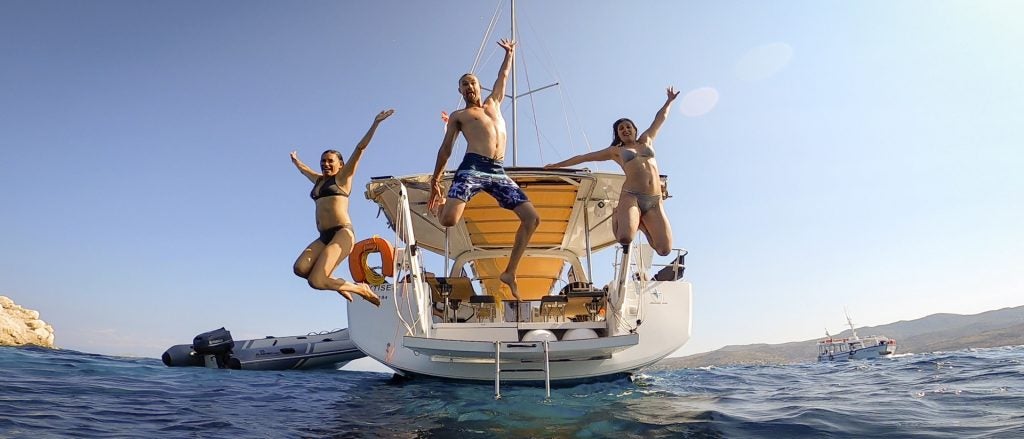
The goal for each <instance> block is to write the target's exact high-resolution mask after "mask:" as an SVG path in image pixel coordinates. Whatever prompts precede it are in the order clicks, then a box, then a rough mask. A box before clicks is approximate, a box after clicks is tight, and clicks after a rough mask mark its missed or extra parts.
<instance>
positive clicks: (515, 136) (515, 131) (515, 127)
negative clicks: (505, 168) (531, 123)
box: [509, 0, 519, 168]
mask: <svg viewBox="0 0 1024 439" xmlns="http://www.w3.org/2000/svg"><path fill="white" fill-rule="evenodd" d="M509 3H510V4H511V5H512V41H515V42H516V44H519V39H518V38H516V0H512V1H511V2H509ZM516 58H518V56H513V57H512V167H513V168H514V167H516V165H517V163H518V161H519V120H518V119H517V116H518V112H517V107H516V101H517V100H519V99H518V95H519V93H518V92H517V91H516Z"/></svg>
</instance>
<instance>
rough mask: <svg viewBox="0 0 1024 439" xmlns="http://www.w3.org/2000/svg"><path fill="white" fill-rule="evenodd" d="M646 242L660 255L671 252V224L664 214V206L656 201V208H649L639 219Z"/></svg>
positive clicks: (666, 254)
mask: <svg viewBox="0 0 1024 439" xmlns="http://www.w3.org/2000/svg"><path fill="white" fill-rule="evenodd" d="M641 223H642V224H643V231H644V233H645V234H646V235H647V242H650V243H651V247H653V248H654V251H655V252H657V253H658V255H660V256H668V254H669V253H671V252H672V225H670V224H669V222H668V216H667V215H665V206H664V205H663V204H662V203H658V208H657V209H651V210H649V211H647V213H646V214H644V216H643V218H642V219H641Z"/></svg>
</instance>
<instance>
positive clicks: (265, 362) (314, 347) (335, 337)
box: [161, 328, 366, 370]
mask: <svg viewBox="0 0 1024 439" xmlns="http://www.w3.org/2000/svg"><path fill="white" fill-rule="evenodd" d="M365 356H366V355H364V354H363V353H362V352H360V351H359V349H357V348H356V347H355V344H353V343H352V341H351V340H350V339H349V336H348V330H347V329H339V330H335V331H331V332H317V333H309V334H306V335H292V336H287V337H273V336H270V337H265V338H257V339H252V340H239V341H237V342H236V341H235V340H234V339H232V337H231V331H228V330H227V329H224V328H219V329H215V330H213V331H208V332H204V333H202V334H199V335H197V336H195V338H193V339H192V344H180V345H174V346H171V347H170V348H168V349H167V350H166V351H165V352H164V354H163V355H162V356H161V360H163V362H164V364H165V365H167V366H171V367H179V366H196V367H209V368H214V369H243V370H288V369H302V370H306V369H338V368H340V367H342V366H344V365H345V364H347V363H348V362H349V361H352V360H356V359H359V358H363V357H365Z"/></svg>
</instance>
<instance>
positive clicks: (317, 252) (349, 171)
mask: <svg viewBox="0 0 1024 439" xmlns="http://www.w3.org/2000/svg"><path fill="white" fill-rule="evenodd" d="M394 112H395V111H394V110H385V111H381V112H380V113H379V114H377V117H374V118H373V125H370V129H369V130H368V131H367V132H366V135H364V136H363V139H362V140H360V141H359V144H358V145H356V149H355V151H353V152H352V155H351V156H349V160H348V162H347V163H346V162H344V161H343V160H342V159H341V153H339V152H338V151H335V150H333V149H331V150H327V151H324V153H323V154H321V155H320V170H321V171H323V174H320V173H318V172H316V171H314V170H312V169H310V167H309V166H306V165H305V164H304V163H302V161H300V160H299V156H298V153H297V152H296V151H292V154H291V156H292V163H294V164H295V167H296V168H298V169H299V172H301V173H302V175H305V176H306V178H308V179H309V181H311V182H313V191H312V192H310V193H309V196H310V197H312V198H313V201H315V202H316V228H317V230H319V231H320V237H319V238H317V239H315V240H313V242H311V243H310V244H309V245H308V246H307V247H306V249H305V250H303V251H302V254H300V255H299V258H298V259H297V260H296V261H295V266H294V267H293V268H294V271H295V275H296V276H299V277H301V278H304V279H306V280H308V281H309V286H311V287H313V288H316V289H318V290H327V291H337V292H338V293H339V294H341V295H342V296H344V297H345V298H346V299H348V300H349V301H352V293H355V294H358V295H360V296H362V297H363V298H364V299H366V300H367V301H369V302H370V303H373V304H374V305H377V306H380V298H379V297H377V295H376V294H374V293H373V291H372V290H370V287H369V286H368V285H366V284H364V283H358V284H357V283H354V282H348V281H346V280H344V279H337V278H334V277H331V274H332V273H334V270H335V269H336V268H338V264H340V263H341V261H344V260H345V258H347V257H348V255H349V253H352V246H353V245H355V238H356V237H355V232H354V231H353V230H352V220H351V218H349V216H348V203H349V200H348V196H349V194H350V193H352V177H353V176H354V175H355V172H356V167H357V166H358V165H359V158H360V157H362V155H363V150H364V149H366V146H367V145H369V144H370V139H372V138H373V133H374V132H375V131H377V125H379V124H380V123H381V122H382V121H384V119H387V118H388V116H391V114H393V113H394Z"/></svg>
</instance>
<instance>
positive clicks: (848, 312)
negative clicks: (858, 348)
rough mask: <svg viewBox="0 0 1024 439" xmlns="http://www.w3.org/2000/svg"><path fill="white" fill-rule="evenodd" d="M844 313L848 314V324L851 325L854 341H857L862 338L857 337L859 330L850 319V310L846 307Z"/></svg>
mask: <svg viewBox="0 0 1024 439" xmlns="http://www.w3.org/2000/svg"><path fill="white" fill-rule="evenodd" d="M843 313H844V314H846V323H847V324H848V325H850V332H852V333H853V339H854V340H857V339H858V338H860V337H857V329H856V328H854V327H853V320H852V319H850V310H848V309H846V307H845V306H844V307H843Z"/></svg>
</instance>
